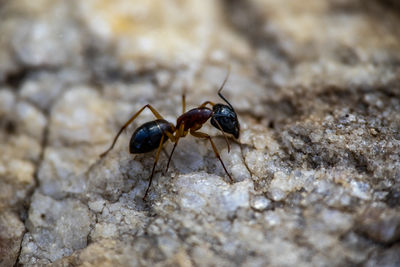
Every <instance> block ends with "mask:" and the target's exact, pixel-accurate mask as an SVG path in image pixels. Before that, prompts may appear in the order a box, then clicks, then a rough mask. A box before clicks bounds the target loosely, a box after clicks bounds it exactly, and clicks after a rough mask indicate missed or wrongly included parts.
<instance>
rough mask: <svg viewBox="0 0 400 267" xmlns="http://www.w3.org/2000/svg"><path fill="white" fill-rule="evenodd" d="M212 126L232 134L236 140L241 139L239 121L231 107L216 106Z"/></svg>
mask: <svg viewBox="0 0 400 267" xmlns="http://www.w3.org/2000/svg"><path fill="white" fill-rule="evenodd" d="M211 124H212V125H213V126H214V127H215V128H217V129H219V130H222V131H224V132H225V133H229V134H232V135H233V136H234V137H235V138H236V139H237V138H239V133H240V125H239V121H238V118H237V115H236V112H235V110H234V109H233V108H231V107H230V106H227V105H224V104H216V105H214V107H213V115H212V118H211Z"/></svg>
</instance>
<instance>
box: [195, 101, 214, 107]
mask: <svg viewBox="0 0 400 267" xmlns="http://www.w3.org/2000/svg"><path fill="white" fill-rule="evenodd" d="M208 104H210V105H211V106H215V103H214V102H211V101H206V102H204V103H203V104H201V105H200V106H199V108H204V107H205V106H207V105H208Z"/></svg>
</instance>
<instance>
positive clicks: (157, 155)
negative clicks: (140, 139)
mask: <svg viewBox="0 0 400 267" xmlns="http://www.w3.org/2000/svg"><path fill="white" fill-rule="evenodd" d="M163 141H164V135H162V137H161V141H160V145H159V146H158V149H157V153H156V158H155V159H154V164H153V169H152V171H151V175H150V180H149V185H148V186H147V189H146V192H145V193H144V197H143V200H145V199H146V197H147V193H148V192H149V189H150V186H151V182H152V181H153V175H154V170H155V168H156V165H157V161H158V157H159V156H160V152H161V148H162V145H163Z"/></svg>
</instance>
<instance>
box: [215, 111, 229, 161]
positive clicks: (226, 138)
mask: <svg viewBox="0 0 400 267" xmlns="http://www.w3.org/2000/svg"><path fill="white" fill-rule="evenodd" d="M212 120H213V121H214V122H215V123H216V124H217V126H218V129H219V130H220V131H221V133H222V135H223V136H224V138H225V141H226V144H227V146H228V153H229V152H231V146H230V145H229V142H228V137H226V135H225V133H224V131H223V130H222V127H221V124H219V122H218V121H217V120H216V119H214V118H212Z"/></svg>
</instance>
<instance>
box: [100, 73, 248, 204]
mask: <svg viewBox="0 0 400 267" xmlns="http://www.w3.org/2000/svg"><path fill="white" fill-rule="evenodd" d="M229 73H230V72H229V71H228V74H227V75H226V77H225V80H224V81H223V83H222V85H221V87H220V88H219V90H218V96H219V97H220V98H221V99H222V100H224V101H225V103H226V104H227V105H225V104H214V103H213V102H211V101H206V102H204V103H203V104H201V105H200V106H199V107H197V108H194V109H191V110H189V111H187V112H186V111H185V109H186V96H185V93H183V94H182V115H181V116H179V117H178V119H177V121H176V125H175V126H174V125H173V124H172V123H170V122H168V121H166V120H165V119H164V118H163V117H162V116H161V115H160V113H158V112H157V110H156V109H155V108H153V107H152V106H151V105H150V104H147V105H145V106H144V107H142V108H141V109H140V110H139V111H138V112H136V113H135V114H134V115H133V116H132V117H131V118H130V119H129V120H128V121H127V122H126V123H125V124H124V125H123V126H122V128H121V129H120V130H119V132H118V133H117V135H116V136H115V138H114V141H113V142H112V144H111V146H110V148H109V149H107V150H106V151H105V152H104V153H102V154H101V155H100V157H104V156H105V155H106V154H107V153H108V152H109V151H110V150H111V149H112V148H113V147H114V145H115V143H116V142H117V139H118V137H119V136H120V135H121V133H122V131H123V130H124V129H125V128H126V127H128V125H129V124H131V123H132V122H133V121H134V120H135V119H136V118H137V117H138V116H139V114H140V113H141V112H142V111H143V110H144V109H145V108H148V109H150V111H151V112H152V113H153V114H154V116H155V117H156V118H157V119H156V120H153V121H149V122H146V123H144V124H143V125H141V126H140V127H139V128H137V129H136V130H135V132H134V133H133V134H132V137H131V140H130V143H129V152H130V153H131V154H142V153H147V152H150V151H153V150H155V149H157V152H156V157H155V159H154V164H153V169H152V171H151V175H150V180H149V185H148V186H147V189H146V192H145V194H144V197H143V200H145V199H146V196H147V194H148V192H149V189H150V186H151V182H152V180H153V175H154V170H155V168H156V165H157V161H158V157H159V155H160V151H161V148H162V145H163V144H164V143H165V142H166V141H167V140H168V139H170V140H171V141H172V142H174V147H173V148H172V151H171V154H170V155H169V158H168V163H167V168H166V172H167V171H168V167H169V163H170V161H171V158H172V154H173V153H174V151H175V148H176V146H177V145H178V141H179V139H180V138H182V137H185V136H186V135H187V134H188V133H190V134H191V135H192V136H194V137H198V138H205V139H208V140H209V141H210V143H211V146H212V148H213V150H214V153H215V156H216V157H217V158H218V159H219V161H220V162H221V164H222V167H223V168H224V170H225V172H226V174H227V175H228V177H229V179H230V181H231V182H233V179H232V177H231V175H230V174H229V173H228V171H227V170H226V168H225V165H224V162H223V161H222V159H221V157H220V155H219V152H218V150H217V147H216V146H215V144H214V142H213V141H212V139H211V136H210V135H208V134H206V133H203V132H199V131H198V130H199V129H200V128H201V127H202V126H203V124H204V123H206V122H207V121H208V119H210V118H211V125H212V126H214V127H215V128H217V129H218V130H220V131H221V132H222V134H223V135H224V137H225V141H226V143H227V145H228V152H229V151H230V147H229V143H228V140H227V137H226V135H225V133H228V134H231V135H233V136H234V137H235V138H236V139H237V138H239V132H240V125H239V121H238V118H237V115H236V112H235V109H234V108H233V107H232V105H231V104H230V103H229V102H228V100H226V99H225V97H224V96H223V95H222V94H221V91H222V89H223V88H224V85H225V83H226V81H227V80H228V77H229ZM207 105H210V106H211V107H212V109H210V108H208V107H207Z"/></svg>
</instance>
